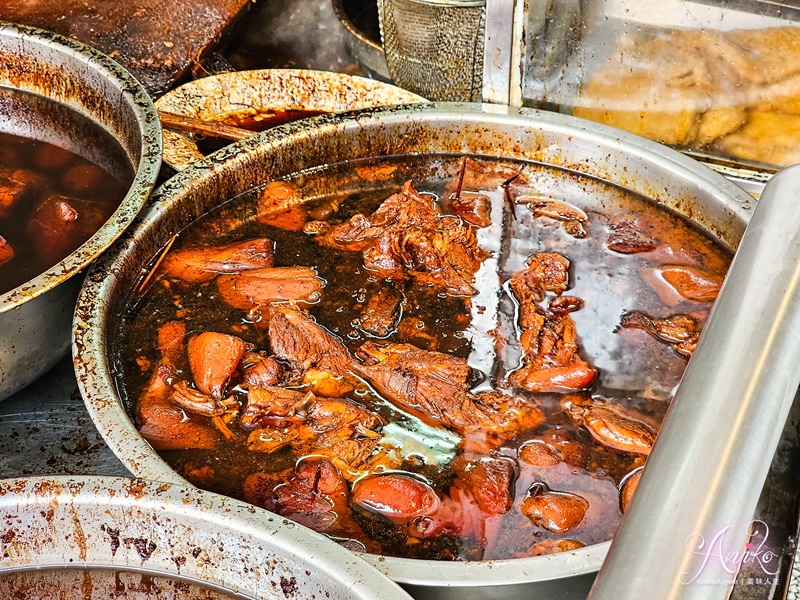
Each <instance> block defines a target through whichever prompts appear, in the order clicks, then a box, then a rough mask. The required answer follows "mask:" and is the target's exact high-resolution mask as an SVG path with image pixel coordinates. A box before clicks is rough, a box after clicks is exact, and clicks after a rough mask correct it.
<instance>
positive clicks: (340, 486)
mask: <svg viewBox="0 0 800 600" xmlns="http://www.w3.org/2000/svg"><path fill="white" fill-rule="evenodd" d="M284 481H285V483H284ZM242 497H243V499H244V500H245V501H246V502H250V503H251V504H255V505H256V506H261V507H263V508H266V509H267V510H271V511H273V512H276V513H278V514H279V515H282V516H284V517H287V518H289V519H292V520H293V521H297V522H298V523H301V524H302V525H306V526H307V527H311V528H312V529H315V530H316V531H321V532H324V533H327V534H328V535H334V536H337V537H346V538H350V537H353V538H358V539H359V540H365V541H366V544H367V546H366V547H365V548H364V549H366V550H369V551H371V552H380V547H379V546H378V545H377V544H375V543H374V542H371V541H369V538H367V537H366V536H365V535H364V532H363V531H362V530H361V528H360V527H359V526H358V525H357V524H356V522H355V521H354V520H353V518H352V516H351V512H350V507H349V505H348V492H347V482H346V481H345V479H344V478H343V477H342V474H341V472H340V471H339V469H337V468H336V466H335V465H334V464H333V463H331V462H330V461H328V460H324V459H317V458H309V459H306V460H303V461H301V462H300V463H299V464H298V465H297V466H296V467H295V468H294V469H291V470H289V471H288V472H280V473H254V474H252V475H250V476H248V477H247V479H245V481H244V485H243V488H242ZM361 545H362V546H363V544H361Z"/></svg>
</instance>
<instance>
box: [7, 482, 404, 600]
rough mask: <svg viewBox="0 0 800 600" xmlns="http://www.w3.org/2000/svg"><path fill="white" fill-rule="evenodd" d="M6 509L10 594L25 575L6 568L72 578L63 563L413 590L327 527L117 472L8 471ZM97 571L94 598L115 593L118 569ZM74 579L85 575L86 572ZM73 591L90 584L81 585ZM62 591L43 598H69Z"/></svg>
mask: <svg viewBox="0 0 800 600" xmlns="http://www.w3.org/2000/svg"><path fill="white" fill-rule="evenodd" d="M0 512H2V515H3V517H2V518H0V531H2V540H3V544H2V547H3V552H2V554H1V555H0V594H3V596H4V597H10V596H6V595H5V594H4V593H3V592H4V591H5V592H6V593H8V592H11V591H13V588H10V587H7V586H10V585H15V584H14V583H13V582H14V581H15V579H14V578H15V577H20V576H21V574H17V575H13V576H10V575H11V574H13V573H14V572H22V571H30V570H33V569H37V570H42V569H48V570H52V569H57V570H58V571H57V572H56V573H54V574H53V576H50V577H49V579H50V580H48V579H45V580H43V581H39V582H36V585H37V586H38V588H37V589H42V587H43V586H47V585H50V586H52V585H55V582H62V583H63V582H65V581H66V582H68V581H69V580H70V578H69V577H67V576H65V573H66V574H67V575H68V572H66V571H65V569H91V570H96V569H102V570H107V569H111V570H113V571H123V572H126V571H136V572H137V574H139V573H141V574H143V575H144V576H145V577H150V578H152V577H159V576H161V577H165V578H168V580H169V581H174V580H175V579H176V578H180V579H183V580H192V581H194V582H196V583H197V584H198V586H199V587H201V588H211V589H215V590H218V591H220V592H227V593H228V594H232V593H235V594H239V596H237V598H238V597H246V598H254V599H260V598H278V597H280V598H297V599H302V598H332V599H342V600H344V599H348V600H373V599H375V598H381V599H382V600H403V599H407V598H408V595H407V594H406V593H405V592H403V591H402V590H401V589H400V588H399V587H398V586H397V585H396V584H394V583H393V582H392V581H391V580H390V579H389V578H388V577H385V576H384V575H381V574H380V573H378V571H376V570H375V569H373V568H372V567H370V566H368V565H367V564H366V563H365V562H364V561H362V560H361V559H359V558H358V557H356V556H355V555H353V554H352V553H351V552H349V551H347V550H345V549H344V548H342V547H341V546H339V545H338V544H337V543H335V542H333V541H331V540H329V539H327V538H325V537H324V536H322V535H319V534H317V533H314V532H313V531H310V530H309V529H306V528H305V527H299V526H295V525H294V523H292V522H291V521H287V520H286V519H282V518H280V517H278V516H276V515H274V514H272V513H270V512H267V511H265V510H262V509H258V508H255V507H253V506H251V505H249V504H245V503H243V502H239V501H237V500H232V499H230V498H226V497H224V496H219V495H217V494H211V493H209V492H201V491H200V490H197V489H195V488H191V487H187V486H179V485H169V484H165V483H157V482H148V481H144V480H141V479H125V478H121V477H120V478H114V477H55V478H30V479H8V480H4V481H0ZM113 571H112V573H113ZM24 576H25V577H26V578H27V579H31V578H33V577H35V576H36V574H25V575H24ZM96 577H97V582H96V583H95V582H93V583H94V585H93V586H92V587H93V588H94V589H93V595H91V596H89V597H90V598H102V597H112V596H111V595H108V596H103V594H102V590H103V583H104V581H106V582H107V580H108V579H110V580H111V583H113V582H114V580H115V577H113V576H111V577H108V573H107V572H106V577H103V571H97V575H96ZM73 578H74V579H77V581H78V582H80V583H84V584H85V580H84V579H82V577H74V576H73ZM117 580H118V581H119V576H118V577H117ZM178 587H179V586H178ZM49 591H51V592H56V590H55V589H50V590H49ZM68 591H69V590H60V592H61V593H64V592H68ZM77 591H81V592H82V593H85V587H80V588H78V590H77ZM112 591H113V589H112ZM61 593H59V594H56V593H53V594H47V595H44V596H40V597H73V596H71V595H69V594H68V593H67V594H66V595H65V596H62V595H61ZM81 597H84V596H83V595H81ZM128 597H130V596H128ZM136 597H137V598H138V597H140V596H138V595H137V596H136ZM148 597H149V596H148ZM159 597H163V596H159ZM170 597H174V598H185V597H186V598H188V597H189V596H184V595H182V594H176V595H175V596H170ZM192 597H194V596H192ZM202 597H204V598H205V597H206V596H205V595H203V596H202ZM227 597H228V596H226V598H227Z"/></svg>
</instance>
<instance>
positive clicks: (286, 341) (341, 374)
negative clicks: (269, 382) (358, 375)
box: [268, 304, 356, 397]
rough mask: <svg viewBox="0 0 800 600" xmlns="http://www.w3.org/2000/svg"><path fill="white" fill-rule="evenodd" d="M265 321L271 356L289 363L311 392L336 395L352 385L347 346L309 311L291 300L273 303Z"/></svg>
mask: <svg viewBox="0 0 800 600" xmlns="http://www.w3.org/2000/svg"><path fill="white" fill-rule="evenodd" d="M268 321H269V343H270V347H271V348H272V352H273V354H274V356H275V357H276V358H277V359H278V360H282V361H286V362H287V363H289V366H290V368H291V369H292V370H293V371H294V373H295V376H296V378H297V379H298V380H299V381H300V382H301V383H306V384H309V385H310V386H311V388H312V391H314V393H316V394H319V395H331V394H333V396H334V397H336V396H342V395H345V394H346V393H348V392H349V391H352V390H353V389H354V388H355V387H356V385H355V381H354V378H353V377H352V376H351V375H350V370H351V364H352V362H353V360H352V357H351V356H350V353H349V352H348V351H347V348H345V347H344V345H343V344H342V342H340V341H339V340H338V339H337V338H336V337H334V336H333V335H332V334H330V333H329V332H328V331H327V330H325V329H324V328H323V327H321V326H320V325H318V324H317V323H316V321H314V319H313V317H311V315H309V314H308V313H307V312H305V311H302V310H300V309H298V308H297V307H296V306H294V305H292V304H273V305H272V306H271V307H270V309H269V312H268Z"/></svg>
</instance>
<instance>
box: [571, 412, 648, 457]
mask: <svg viewBox="0 0 800 600" xmlns="http://www.w3.org/2000/svg"><path fill="white" fill-rule="evenodd" d="M567 411H568V413H569V415H570V417H571V418H572V419H573V421H575V423H577V424H578V425H581V424H582V425H583V426H584V428H585V429H586V431H588V432H589V433H590V434H591V436H592V437H593V438H594V439H595V441H597V442H598V443H599V444H601V445H603V446H606V447H607V448H612V449H614V450H619V451H620V452H627V453H630V454H643V455H645V456H647V455H648V454H650V450H651V449H652V448H653V444H654V443H655V441H656V433H657V432H656V429H655V428H654V427H651V426H650V425H649V424H647V423H645V422H644V421H642V420H640V419H638V418H637V416H636V415H633V414H629V413H628V411H626V410H625V409H624V408H623V407H621V406H613V405H610V404H605V403H602V402H598V401H594V400H593V401H591V403H590V404H589V405H588V406H583V405H580V404H578V403H573V404H571V405H570V406H569V407H568V409H567Z"/></svg>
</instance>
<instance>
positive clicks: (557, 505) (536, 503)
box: [520, 483, 589, 534]
mask: <svg viewBox="0 0 800 600" xmlns="http://www.w3.org/2000/svg"><path fill="white" fill-rule="evenodd" d="M588 509H589V502H588V501H587V500H586V499H585V498H583V497H582V496H579V495H577V494H571V493H569V492H554V491H552V490H550V488H548V487H547V485H545V484H544V483H534V484H533V485H532V486H531V487H530V488H529V489H528V495H527V496H526V498H525V500H523V501H522V506H520V511H521V512H522V514H524V515H525V516H526V517H528V518H529V519H530V520H531V523H533V524H534V525H536V526H537V527H543V528H544V529H547V530H548V531H552V532H553V533H558V534H563V533H567V532H569V531H572V530H573V529H575V528H576V527H578V526H579V525H580V524H581V522H582V521H583V518H584V517H585V516H586V511H587V510H588Z"/></svg>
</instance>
